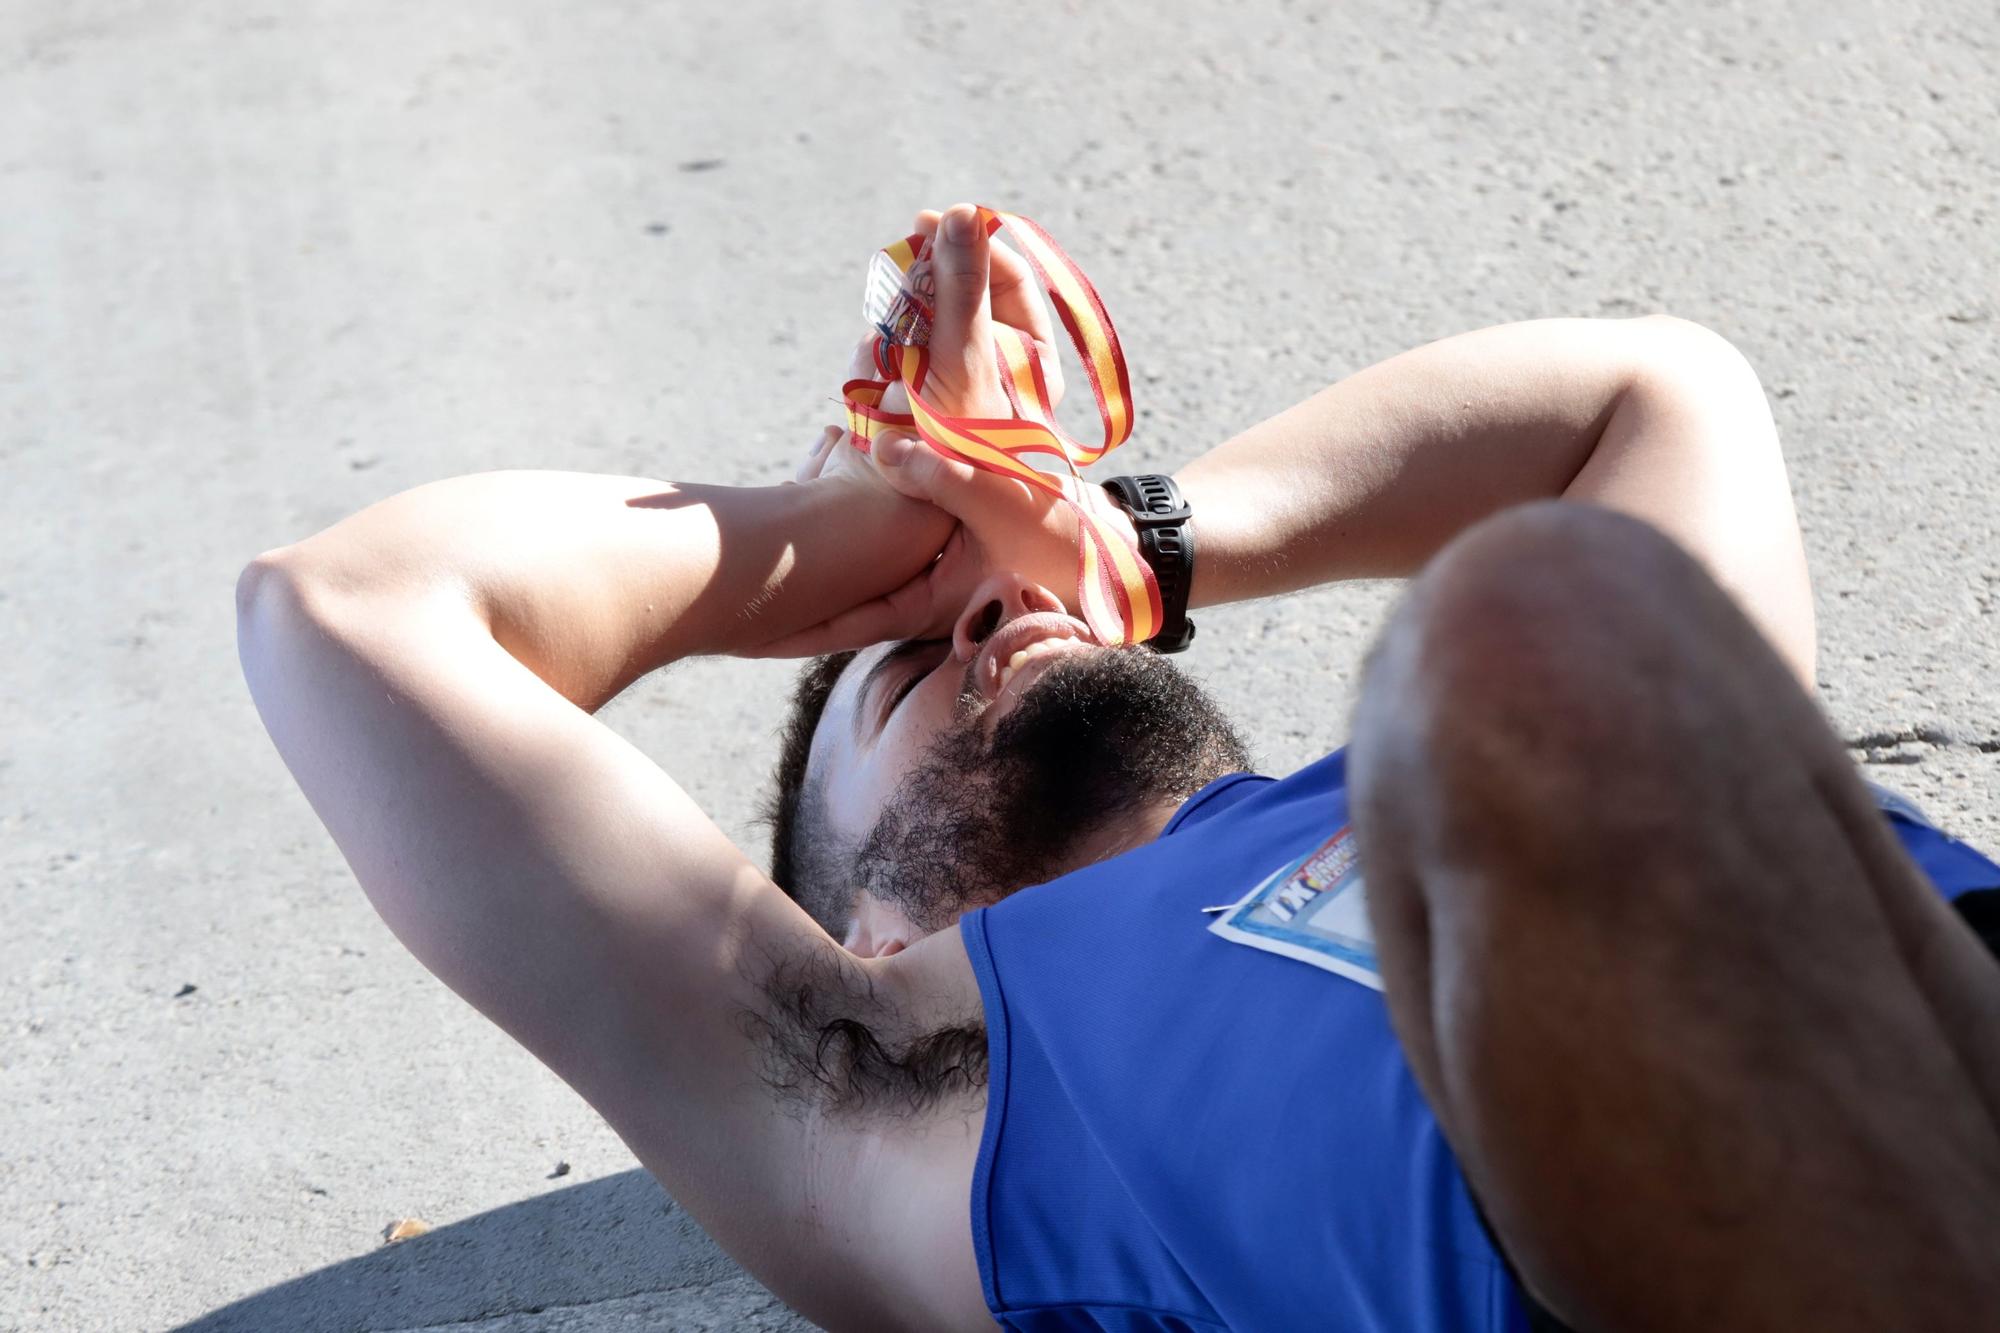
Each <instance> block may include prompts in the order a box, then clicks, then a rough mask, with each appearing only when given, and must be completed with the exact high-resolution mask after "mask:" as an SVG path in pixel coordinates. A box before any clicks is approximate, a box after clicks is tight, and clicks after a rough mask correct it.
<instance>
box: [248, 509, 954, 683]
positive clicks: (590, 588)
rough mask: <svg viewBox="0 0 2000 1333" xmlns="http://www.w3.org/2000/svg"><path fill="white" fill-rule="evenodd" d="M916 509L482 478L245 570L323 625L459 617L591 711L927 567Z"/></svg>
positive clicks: (366, 515)
mask: <svg viewBox="0 0 2000 1333" xmlns="http://www.w3.org/2000/svg"><path fill="white" fill-rule="evenodd" d="M915 508H916V507H915V506H912V505H911V504H910V502H908V501H904V500H901V499H899V498H897V497H894V496H889V495H885V494H883V493H881V492H880V491H879V490H875V489H871V488H867V487H863V486H859V485H856V484H854V483H851V482H846V481H836V480H827V481H819V482H812V483H808V484H805V485H786V486H771V487H723V486H692V485H689V486H674V485H668V484H666V483H661V482H655V481H650V480H646V479H642V478H631V477H604V476H589V475H582V474H574V473H553V472H512V473H487V474H482V475H478V476H470V477H459V478H454V479H452V480H450V481H443V482H437V483H433V484H432V485H428V486H423V487H419V488H417V489H415V490H412V491H408V492H405V493H403V494H401V495H397V496H394V497H392V498H390V499H388V500H384V501H382V502H381V503H379V504H376V505H373V506H371V507H370V508H368V509H365V510H363V511H362V512H361V513H359V514H356V515H354V516H353V517H352V518H349V519H346V520H344V521H343V522H341V523H338V524H335V525H334V526H333V527H331V528H329V529H327V530H326V531H325V532H322V533H320V534H318V535H317V536H314V537H311V538H308V539H307V540H305V541H303V542H300V543H298V544H297V545H295V546H292V547H287V548H284V549H283V550H280V551H277V552H272V553H270V554H268V555H266V556H263V557H260V559H259V561H258V562H257V566H255V567H254V568H255V570H256V571H257V573H258V574H259V575H260V576H261V575H263V574H270V573H282V576H283V577H284V578H285V579H286V580H287V581H288V582H291V583H294V584H297V585H300V586H301V587H302V588H304V589H305V590H306V591H308V592H309V593H310V595H311V599H312V602H313V604H314V605H315V607H317V608H319V610H320V613H321V614H324V615H327V616H329V617H332V618H336V619H342V618H344V619H348V620H352V621H356V622H359V621H362V620H365V619H366V618H367V617H370V616H371V615H375V614H378V613H379V612H380V610H381V609H382V608H384V607H385V606H388V605H391V604H408V603H411V602H414V601H418V600H423V601H425V602H427V604H430V605H433V606H437V607H439V608H440V613H441V614H446V613H449V612H447V611H445V610H444V608H461V607H462V608H463V610H464V612H465V613H466V614H468V615H469V616H471V617H475V618H477V619H478V620H479V621H481V622H483V623H484V625H485V627H486V628H487V630H489V631H490V632H491V634H492V635H493V637H494V638H495V639H496V640H497V641H498V642H499V643H500V644H501V645H502V646H503V647H505V648H506V649H507V650H508V652H510V653H511V654H513V656H515V657H516V658H518V659H519V660H520V661H521V662H522V663H524V664H525V665H526V666H527V667H528V668H529V669H530V670H532V671H534V672H535V674H536V675H538V676H540V677H541V678H542V679H543V680H544V681H546V682H548V683H549V684H550V685H552V686H553V687H555V688H556V689H557V690H559V691H560V692H561V693H562V694H564V695H565V696H566V697H568V698H569V699H570V700H571V701H572V702H575V703H577V704H579V705H581V706H583V707H585V708H591V709H594V708H596V707H598V706H600V705H601V704H603V703H604V702H606V701H607V700H609V699H610V698H611V697H612V696H614V695H615V694H617V693H618V691H619V690H621V689H623V688H624V687H625V686H626V685H628V684H630V683H631V682H632V681H633V680H635V679H637V678H638V677H639V676H641V675H643V674H645V673H646V672H648V671H650V670H653V669H655V668H657V667H660V666H664V665H666V664H667V663H669V662H672V661H675V660H677V659H679V658H683V657H689V656H696V655H704V654H711V653H729V652H739V651H747V650H749V649H751V648H754V647H756V646H757V645H758V644H760V643H762V642H765V641H767V640H769V639H771V638H774V637H777V636H780V635H783V634H786V633H790V632H792V631H794V630H796V629H798V628H801V627H802V626H805V625H808V624H811V623H814V622H815V621H816V620H818V619H821V618H823V617H824V616H825V615H826V611H827V608H828V607H829V606H845V605H851V604H852V603H853V602H856V601H859V600H862V599H864V598H866V597H869V596H873V595H877V594H879V593H880V592H882V591H884V590H885V589H887V588H889V587H893V586H895V584H896V583H898V582H900V581H901V580H902V579H906V578H908V577H910V576H911V575H912V574H914V573H915V572H917V570H918V569H920V568H921V567H922V565H923V563H924V562H925V560H926V559H928V556H929V552H926V551H924V550H923V549H922V542H923V540H924V536H923V535H922V534H921V533H914V532H913V531H912V526H913V522H915V523H916V524H919V525H920V524H921V516H920V515H913V514H912V513H911V512H909V511H910V510H912V509H915ZM938 540H941V537H940V538H938ZM930 550H931V551H935V550H936V545H935V544H933V545H932V546H931V548H930ZM246 581H247V582H251V583H254V582H257V581H260V580H259V579H258V578H252V579H249V580H246Z"/></svg>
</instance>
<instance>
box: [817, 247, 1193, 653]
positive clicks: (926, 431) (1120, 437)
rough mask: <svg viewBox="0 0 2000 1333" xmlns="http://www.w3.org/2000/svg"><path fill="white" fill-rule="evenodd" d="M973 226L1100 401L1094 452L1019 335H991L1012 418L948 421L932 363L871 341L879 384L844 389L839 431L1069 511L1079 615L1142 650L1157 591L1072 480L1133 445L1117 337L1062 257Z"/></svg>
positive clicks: (1153, 620) (1079, 482) (897, 251)
mask: <svg viewBox="0 0 2000 1333" xmlns="http://www.w3.org/2000/svg"><path fill="white" fill-rule="evenodd" d="M978 220H979V225H980V226H982V227H984V228H985V229H986V233H987V235H989V236H991V235H992V234H993V233H994V232H997V231H999V230H1000V229H1001V228H1003V227H1004V228H1005V229H1006V230H1007V233H1008V236H1009V237H1010V238H1011V239H1012V240H1013V241H1014V243H1015V246H1016V248H1018V249H1019V250H1020V252H1021V254H1022V256H1023V257H1024V258H1025V259H1026V260H1027V261H1028V266H1029V268H1031V269H1032V270H1033V271H1034V274H1035V278H1036V280H1037V281H1038V282H1039V283H1040V284H1041V287H1042V291H1043V292H1044V293H1046V294H1047V296H1048V298H1049V301H1050V303H1051V304H1052V305H1053V306H1054V307H1055V311H1056V315H1057V317H1058V318H1059V319H1061V320H1062V324H1063V328H1064V329H1065V330H1067V331H1068V333H1069V338H1070V344H1071V345H1072V346H1073V347H1075V349H1076V354H1077V356H1078V358H1079V359H1080V360H1081V361H1082V363H1083V369H1084V374H1085V376H1086V377H1087V378H1088V379H1089V381H1090V388H1091V393H1092V394H1093V395H1094V396H1095V398H1096V399H1097V415H1098V419H1099V420H1100V422H1101V423H1102V425H1103V429H1104V436H1103V440H1102V442H1101V443H1099V444H1097V445H1095V446H1092V445H1087V444H1084V443H1082V442H1081V441H1079V440H1076V439H1073V438H1072V437H1071V436H1070V435H1069V434H1068V433H1067V432H1065V431H1064V430H1063V428H1062V426H1061V425H1060V424H1059V423H1058V422H1057V421H1056V415H1055V404H1053V403H1052V402H1050V401H1049V392H1048V381H1047V378H1046V376H1045V375H1044V373H1043V370H1042V365H1041V358H1040V357H1039V356H1038V355H1037V353H1036V351H1035V345H1034V343H1033V342H1032V341H1031V340H1030V339H1029V338H1028V336H1027V335H1026V334H1024V333H1022V332H1020V331H1019V330H1018V329H1013V328H1010V327H1008V326H1006V325H1004V324H997V323H996V324H995V325H994V326H993V333H994V343H995V356H996V359H997V360H998V362H999V369H1000V383H1001V385H1002V387H1004V388H1005V389H1006V391H1007V400H1008V402H1009V404H1011V405H1012V407H1013V409H1014V415H1013V416H1012V417H1010V418H1006V419H999V418H982V417H954V416H948V415H946V414H945V413H942V412H940V411H938V410H937V409H936V408H934V407H933V406H932V405H931V404H930V403H929V402H928V401H926V399H925V398H924V396H923V392H922V390H923V386H924V380H925V378H926V376H927V374H928V372H929V368H930V353H929V351H928V349H927V348H925V347H924V346H922V345H918V344H911V343H904V342H892V341H890V340H889V339H888V338H886V337H878V338H877V340H876V349H875V360H876V365H877V366H878V367H879V368H880V370H881V372H882V374H883V376H884V378H882V379H857V380H849V381H848V382H847V383H846V384H845V385H843V386H842V388H841V397H842V398H843V399H844V400H845V402H846V404H847V421H848V429H849V430H850V431H852V432H853V436H854V443H855V446H856V447H857V448H860V449H863V450H866V449H867V448H868V447H869V445H870V443H871V442H872V441H873V440H874V438H875V437H876V436H877V435H878V434H880V433H882V432H883V431H887V430H901V431H913V432H914V433H915V434H916V436H917V438H918V439H920V440H922V441H923V442H924V443H925V444H926V445H929V446H930V447H931V448H933V449H936V450H937V451H938V452H940V453H942V454H944V455H946V456H947V457H950V458H956V459H960V460H962V461H964V462H966V463H970V464H971V465H972V466H974V467H976V468H980V469H983V470H984V471H987V472H994V473H998V474H999V475H1001V476H1005V477H1012V478H1014V479H1015V480H1016V481H1019V482H1022V483H1024V484H1025V485H1027V486H1030V487H1032V488H1034V489H1035V490H1037V491H1040V492H1042V493H1043V494H1046V495H1049V496H1051V497H1054V498H1055V499H1057V500H1060V501H1062V502H1063V503H1064V504H1066V505H1068V506H1069V507H1070V509H1071V511H1072V512H1073V513H1074V514H1075V516H1076V526H1077V605H1078V608H1079V609H1080V610H1081V611H1082V612H1083V619H1084V623H1086V624H1087V625H1089V626H1090V632H1091V633H1092V634H1094V635H1096V636H1097V639H1098V641H1099V642H1100V643H1105V644H1112V645H1116V644H1123V643H1144V642H1145V641H1146V640H1148V639H1150V638H1152V637H1153V636H1154V635H1156V634H1158V633H1159V631H1160V621H1161V609H1160V588H1159V584H1158V583H1156V582H1155V581H1154V578H1153V571H1152V570H1151V568H1149V567H1148V566H1147V564H1146V561H1145V558H1144V557H1143V556H1141V555H1140V553H1139V548H1138V547H1137V546H1136V545H1135V544H1134V543H1133V540H1132V537H1131V535H1130V532H1129V529H1127V528H1125V527H1121V526H1120V525H1118V524H1117V523H1116V522H1115V521H1114V520H1113V518H1112V514H1113V513H1114V512H1115V509H1116V506H1115V505H1112V504H1111V503H1110V502H1109V501H1108V500H1103V499H1102V498H1101V497H1094V496H1092V495H1090V494H1089V493H1088V492H1087V491H1086V490H1085V485H1086V483H1085V482H1084V481H1083V479H1082V477H1081V476H1080V475H1079V473H1078V470H1079V469H1080V468H1085V467H1088V466H1090V465H1091V464H1092V463H1095V462H1096V461H1097V460H1098V459H1100V458H1102V457H1104V455H1106V454H1108V453H1110V452H1111V451H1112V450H1113V449H1116V448H1117V447H1118V446H1119V445H1121V444H1123V443H1124V442H1125V441H1126V440H1127V439H1128V438H1129V437H1130V436H1131V434H1132V381H1131V376H1130V375H1129V374H1128V373H1127V371H1126V369H1125V353H1124V351H1123V350H1122V349H1121V348H1120V347H1119V345H1118V331H1117V330H1116V329H1115V328H1113V327H1112V324H1111V316H1110V315H1109V314H1108V313H1106V311H1105V309H1104V302H1103V301H1101V300H1099V299H1098V296H1097V289H1096V288H1095V287H1092V286H1091V285H1090V279H1089V278H1086V277H1085V276H1084V275H1083V270H1082V269H1080V268H1078V267H1077V266H1076V264H1075V263H1074V262H1073V261H1072V260H1071V259H1070V257H1069V256H1068V255H1066V254H1064V253H1063V251H1062V247H1060V246H1058V245H1057V244H1056V243H1055V242H1054V241H1053V240H1051V239H1050V237H1049V234H1048V233H1047V232H1045V231H1043V230H1042V229H1041V228H1040V227H1039V226H1037V225H1036V224H1035V223H1033V222H1030V221H1029V220H1028V219H1027V218H1024V217H1020V216H1019V215H1017V214H1013V213H1001V212H998V211H996V210H994V209H990V208H981V209H980V210H979V214H978ZM928 245H929V240H928V238H926V237H925V236H923V235H922V234H921V233H919V234H917V235H913V236H906V237H904V238H903V239H902V240H900V241H897V242H896V243H895V244H894V245H891V246H888V247H887V248H885V249H884V250H883V251H882V253H883V254H884V255H885V256H886V257H887V258H888V259H889V261H890V262H891V263H893V264H894V265H895V266H896V268H897V269H898V270H899V271H900V272H903V273H908V272H909V270H910V267H911V265H913V264H915V263H916V262H917V261H918V260H919V259H920V258H922V257H923V255H924V253H925V250H926V248H927V247H928ZM892 381H900V382H901V383H902V385H903V389H904V391H905V392H906V393H907V394H908V395H909V399H910V408H911V411H910V412H909V413H901V412H890V411H885V410H884V409H883V408H882V406H881V404H882V399H883V396H884V395H885V394H887V393H888V391H889V385H890V383H891V382H892ZM1037 457H1041V458H1047V459H1052V460H1056V461H1059V462H1060V463H1061V464H1062V466H1063V467H1064V469H1065V474H1055V473H1051V472H1045V471H1043V470H1041V469H1040V468H1037V467H1035V466H1034V465H1033V464H1032V463H1030V462H1029V461H1028V460H1029V459H1031V458H1037Z"/></svg>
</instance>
